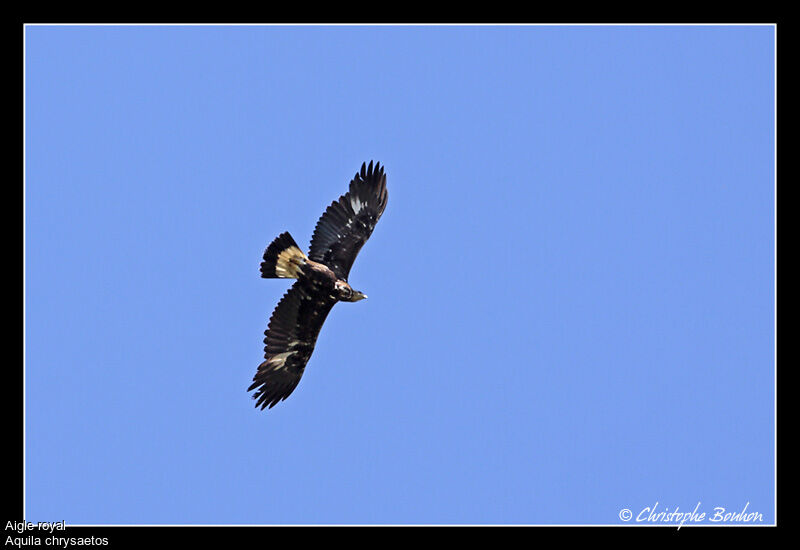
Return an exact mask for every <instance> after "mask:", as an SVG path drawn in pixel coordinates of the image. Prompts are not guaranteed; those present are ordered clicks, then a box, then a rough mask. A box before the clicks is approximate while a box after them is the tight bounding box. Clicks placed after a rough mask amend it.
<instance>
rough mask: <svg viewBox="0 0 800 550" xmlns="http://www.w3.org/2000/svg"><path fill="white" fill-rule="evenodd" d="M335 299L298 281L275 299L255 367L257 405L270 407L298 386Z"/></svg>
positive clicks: (251, 387)
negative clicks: (262, 351) (259, 356)
mask: <svg viewBox="0 0 800 550" xmlns="http://www.w3.org/2000/svg"><path fill="white" fill-rule="evenodd" d="M335 303H336V300H335V299H334V298H332V297H331V296H330V293H329V292H325V291H323V290H322V289H319V288H317V287H315V286H314V285H313V284H309V282H308V281H304V280H299V281H297V282H296V283H295V284H294V285H292V288H290V289H289V290H288V291H287V292H286V294H284V295H283V298H281V301H280V302H278V305H277V307H276V308H275V311H273V312H272V317H270V320H269V327H268V328H267V330H266V331H265V332H264V334H265V336H266V338H264V343H265V344H266V347H265V348H264V357H265V359H266V360H265V361H264V362H263V363H261V364H260V365H259V366H258V371H257V372H256V375H255V376H254V377H253V384H252V385H251V386H250V387H249V388H247V391H252V390H254V389H256V388H258V390H257V391H256V393H255V394H253V399H256V407H259V406H260V407H261V409H264V408H265V407H269V408H272V407H273V406H275V404H276V403H278V402H279V401H281V400H283V399H286V398H287V397H289V395H291V393H292V392H293V391H294V389H295V387H297V383H298V382H300V377H301V376H303V370H304V369H305V367H306V363H308V360H309V358H310V357H311V353H312V352H313V351H314V345H315V344H316V343H317V336H318V335H319V330H320V329H321V328H322V324H323V323H324V322H325V318H326V317H327V316H328V313H330V311H331V308H332V307H333V305H334V304H335Z"/></svg>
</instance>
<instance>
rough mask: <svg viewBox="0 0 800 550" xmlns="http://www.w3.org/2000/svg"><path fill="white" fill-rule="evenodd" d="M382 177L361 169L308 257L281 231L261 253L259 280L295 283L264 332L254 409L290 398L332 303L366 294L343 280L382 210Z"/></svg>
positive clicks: (327, 215) (325, 219)
mask: <svg viewBox="0 0 800 550" xmlns="http://www.w3.org/2000/svg"><path fill="white" fill-rule="evenodd" d="M387 198H388V193H387V192H386V175H385V174H384V173H383V167H382V166H381V165H380V163H377V164H375V167H374V169H373V167H372V161H370V163H369V166H367V165H366V163H364V164H362V165H361V172H357V173H356V175H355V177H354V178H353V179H352V181H350V189H349V190H348V191H347V193H345V194H344V195H342V196H341V197H339V200H338V201H334V202H332V203H331V205H330V206H329V207H328V208H327V210H325V212H324V213H323V214H322V216H321V217H320V219H319V221H318V222H317V227H316V228H315V229H314V235H313V236H312V237H311V248H310V250H309V252H308V256H306V255H305V254H303V251H302V250H300V247H299V246H297V243H295V242H294V239H293V238H292V236H291V235H290V234H289V233H288V232H285V233H281V235H279V236H278V238H277V239H275V240H274V241H272V244H270V245H269V246H268V247H267V250H266V251H265V252H264V261H263V262H261V276H262V277H264V278H265V279H273V278H282V279H297V281H296V282H295V283H294V284H293V285H292V287H291V288H290V289H289V290H288V291H287V292H286V294H284V295H283V298H281V301H280V302H278V305H277V307H276V308H275V311H273V312H272V317H270V320H269V326H268V328H267V330H266V331H265V332H264V334H265V336H266V338H264V343H265V344H266V347H265V348H264V358H265V361H264V362H263V363H261V364H260V365H259V366H258V371H257V372H256V374H255V376H254V377H253V384H252V385H251V386H250V387H249V388H247V391H252V390H256V392H255V393H254V394H253V399H255V400H256V407H261V409H262V410H263V409H264V408H265V407H269V408H272V407H273V406H275V404H276V403H278V402H279V401H282V400H284V399H286V398H287V397H289V395H291V393H292V391H294V389H295V387H297V383H298V382H300V377H301V376H303V370H304V369H305V367H306V363H308V360H309V358H310V357H311V353H312V352H313V351H314V345H315V344H316V342H317V335H319V330H320V329H321V328H322V323H324V322H325V318H326V317H327V316H328V313H330V311H331V308H332V307H333V306H334V305H335V304H336V302H357V301H359V300H363V299H364V298H366V297H367V296H366V295H365V294H364V293H362V292H359V291H358V290H354V289H353V288H352V287H351V286H350V285H349V284H348V282H347V277H348V275H349V274H350V268H351V267H352V266H353V261H355V259H356V256H357V255H358V252H359V250H361V247H362V246H364V243H365V242H367V239H369V236H370V235H371V234H372V230H373V229H375V224H377V223H378V220H379V219H380V217H381V215H382V214H383V211H384V209H385V208H386V200H387Z"/></svg>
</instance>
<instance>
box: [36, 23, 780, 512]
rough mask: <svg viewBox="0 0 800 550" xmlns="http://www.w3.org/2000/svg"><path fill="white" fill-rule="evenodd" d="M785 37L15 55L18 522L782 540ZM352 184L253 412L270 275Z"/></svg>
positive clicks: (625, 32) (267, 31)
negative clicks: (358, 227)
mask: <svg viewBox="0 0 800 550" xmlns="http://www.w3.org/2000/svg"><path fill="white" fill-rule="evenodd" d="M774 32H775V31H774V29H773V28H772V27H769V26H759V27H733V26H726V27H702V26H693V27H611V26H606V27H555V26H550V27H445V28H437V27H49V26H48V27H41V26H33V27H27V29H26V31H25V39H26V54H27V55H26V61H25V70H26V91H25V99H26V119H25V122H26V142H25V144H26V161H27V162H26V168H25V174H26V205H25V215H26V229H25V230H26V249H25V250H26V265H25V269H26V271H25V281H26V301H25V305H26V319H25V323H26V325H25V326H26V400H27V401H26V403H27V408H26V426H25V428H26V437H27V445H26V484H27V486H26V519H27V520H30V521H60V520H62V519H63V520H66V521H67V523H91V524H107V523H114V524H118V523H123V524H127V523H137V524H141V523H147V524H160V523H171V524H174V523H179V524H184V523H187V524H196V523H202V524H263V523H281V524H285V523H358V524H363V523H570V524H572V523H602V524H606V523H611V524H617V523H622V522H621V521H620V519H619V513H620V510H621V509H622V508H628V509H630V510H632V511H633V513H634V515H636V514H638V513H639V511H641V510H643V509H645V508H646V507H651V508H652V507H653V506H654V505H655V503H658V505H657V510H658V511H664V510H667V511H673V510H674V509H675V508H676V507H677V508H679V509H680V510H681V511H686V510H692V509H694V508H695V506H696V505H697V504H698V503H700V509H701V511H706V512H711V511H713V509H714V508H715V507H724V508H725V509H726V510H727V511H740V510H742V508H744V506H745V505H746V503H749V504H748V505H747V506H748V508H747V509H748V511H750V512H758V513H761V514H762V515H763V522H764V523H771V522H772V521H774V504H773V503H774V497H775V494H774V488H773V477H774V452H773V449H774V443H775V442H774V429H775V418H774V408H773V407H774V405H773V404H774V367H775V365H774V328H773V319H774V297H775V288H774V269H773V265H774V234H773V228H774V209H773V204H774V177H775V171H774V170H775V168H774V146H775V143H774ZM370 159H375V160H377V161H380V162H381V163H383V164H385V166H386V172H387V185H388V189H389V202H388V207H387V209H386V212H385V214H384V216H383V218H382V219H381V221H380V223H379V224H378V226H377V228H376V229H375V232H374V234H373V236H372V238H371V239H370V241H369V242H368V243H367V244H366V246H365V247H364V249H363V250H362V252H361V254H360V255H359V257H358V259H357V261H356V262H355V265H354V267H353V270H352V272H351V275H350V282H351V283H352V284H353V286H354V287H356V288H358V289H360V290H363V291H364V292H365V293H367V294H368V295H369V299H368V300H366V301H363V302H358V303H356V304H349V303H345V304H339V305H337V306H336V307H335V308H334V310H333V311H332V313H331V315H330V316H329V317H328V320H327V322H326V323H325V326H324V327H323V329H322V332H321V334H320V338H319V341H318V343H317V347H316V351H315V352H314V355H313V357H312V358H311V361H310V363H309V365H308V368H307V369H306V372H305V375H304V376H303V379H302V381H301V382H300V384H299V386H298V387H297V389H296V390H295V392H294V393H293V394H292V395H291V397H289V399H287V400H286V401H284V402H282V403H280V404H278V405H277V406H276V407H275V408H273V409H271V410H268V411H260V410H256V409H254V408H253V401H252V400H251V399H250V398H249V395H248V394H247V393H246V391H245V390H246V388H247V386H248V385H249V384H250V381H251V378H252V376H253V374H254V372H255V368H256V366H257V365H258V364H259V363H260V362H261V360H262V358H263V343H262V339H263V331H264V329H265V328H266V325H267V321H268V319H269V316H270V314H271V312H272V309H273V308H274V306H275V304H276V303H277V301H278V300H279V299H280V297H281V296H282V295H283V293H284V292H285V291H286V289H287V288H288V287H289V284H288V282H287V281H281V280H263V279H260V278H259V271H258V267H259V263H260V261H261V255H262V253H263V250H264V248H265V247H266V246H267V245H268V244H269V242H270V241H271V240H272V239H273V238H274V237H275V236H277V235H278V234H279V233H281V232H282V231H287V230H288V231H290V232H291V233H292V235H293V236H294V237H295V239H296V240H297V241H298V243H301V245H303V246H304V247H307V243H308V241H309V239H310V237H311V233H312V231H313V228H314V224H315V223H316V221H317V218H318V217H319V215H320V214H321V213H322V212H323V210H324V209H325V207H326V206H327V205H328V204H329V203H330V202H331V201H332V200H334V199H336V198H337V197H338V196H339V195H340V194H342V193H343V192H345V191H346V189H347V184H348V182H349V180H350V178H351V177H352V176H353V174H354V173H355V172H356V170H357V169H358V168H359V167H360V165H361V163H362V162H364V161H369V160H370ZM629 523H636V521H631V522H629Z"/></svg>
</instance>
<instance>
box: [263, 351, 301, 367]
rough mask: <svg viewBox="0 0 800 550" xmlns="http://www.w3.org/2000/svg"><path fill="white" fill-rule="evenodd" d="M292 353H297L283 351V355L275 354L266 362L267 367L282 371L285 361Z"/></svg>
mask: <svg viewBox="0 0 800 550" xmlns="http://www.w3.org/2000/svg"><path fill="white" fill-rule="evenodd" d="M293 353H297V352H296V351H284V352H283V353H277V354H275V355H273V356H272V357H270V358H269V359H268V360H267V365H271V366H273V367H275V368H276V369H282V368H284V367H285V365H286V359H288V357H289V356H290V355H292V354H293Z"/></svg>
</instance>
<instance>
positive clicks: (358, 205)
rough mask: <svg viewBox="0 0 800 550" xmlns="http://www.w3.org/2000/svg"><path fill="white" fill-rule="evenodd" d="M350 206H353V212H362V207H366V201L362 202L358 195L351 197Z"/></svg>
mask: <svg viewBox="0 0 800 550" xmlns="http://www.w3.org/2000/svg"><path fill="white" fill-rule="evenodd" d="M350 206H352V207H353V212H355V213H356V214H358V213H359V212H361V209H362V208H364V203H362V202H361V200H359V198H358V197H351V198H350Z"/></svg>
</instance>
